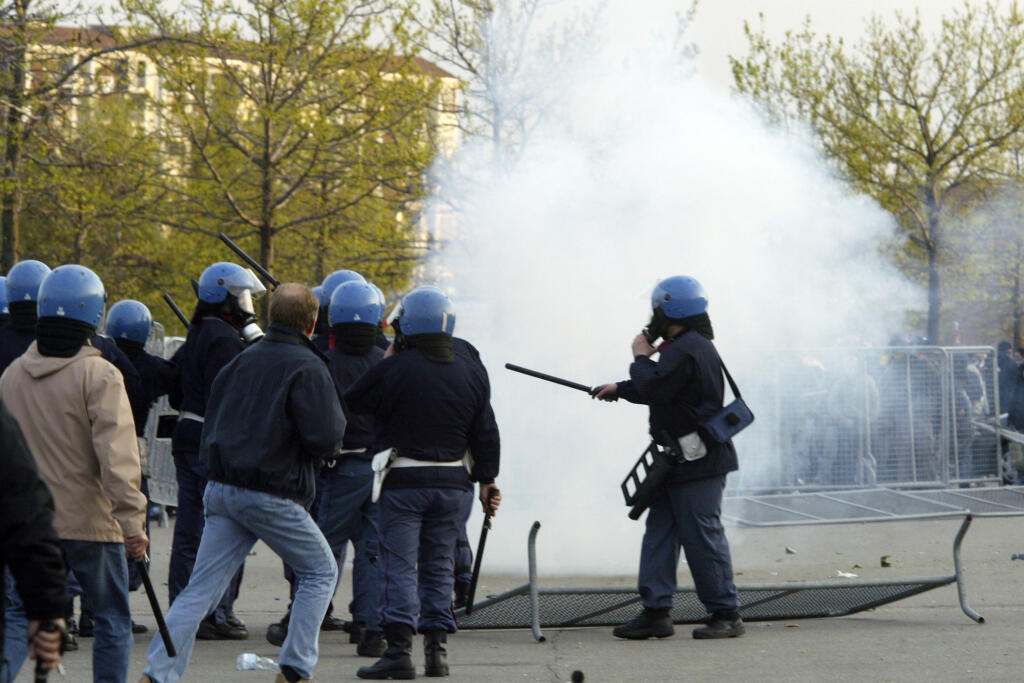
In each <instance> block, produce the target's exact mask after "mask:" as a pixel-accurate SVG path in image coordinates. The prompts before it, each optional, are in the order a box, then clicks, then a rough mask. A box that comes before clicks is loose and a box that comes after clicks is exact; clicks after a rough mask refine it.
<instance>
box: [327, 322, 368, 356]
mask: <svg viewBox="0 0 1024 683" xmlns="http://www.w3.org/2000/svg"><path fill="white" fill-rule="evenodd" d="M331 334H332V335H334V345H335V347H337V348H339V349H341V352H342V353H346V354H348V355H350V356H362V355H364V354H367V353H369V352H370V351H371V350H372V349H373V348H374V346H375V343H374V342H376V340H377V326H376V325H373V324H371V323H338V324H337V325H333V326H332V327H331Z"/></svg>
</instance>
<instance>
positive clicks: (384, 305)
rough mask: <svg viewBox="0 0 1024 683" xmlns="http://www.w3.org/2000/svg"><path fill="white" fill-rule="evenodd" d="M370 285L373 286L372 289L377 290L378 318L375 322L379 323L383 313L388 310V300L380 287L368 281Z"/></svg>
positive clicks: (382, 319)
mask: <svg viewBox="0 0 1024 683" xmlns="http://www.w3.org/2000/svg"><path fill="white" fill-rule="evenodd" d="M370 286H371V287H373V291H375V292H377V301H378V302H379V303H380V319H379V320H378V321H377V324H378V325H379V324H380V323H382V322H383V321H384V314H385V313H386V312H387V310H388V300H387V297H385V296H384V292H383V291H381V288H380V287H378V286H377V285H375V284H373V283H372V282H371V283H370Z"/></svg>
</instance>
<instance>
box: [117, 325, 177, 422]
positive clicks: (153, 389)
mask: <svg viewBox="0 0 1024 683" xmlns="http://www.w3.org/2000/svg"><path fill="white" fill-rule="evenodd" d="M118 347H119V348H120V349H121V350H122V351H124V354H125V355H126V356H128V360H130V361H131V362H132V365H133V366H135V370H136V371H137V372H138V373H139V378H140V380H141V384H140V389H141V393H140V397H139V401H138V402H139V408H138V412H136V405H135V403H136V402H135V401H132V400H131V394H129V395H128V399H129V402H130V403H131V404H132V413H133V415H134V416H135V434H136V435H137V436H143V435H144V434H145V431H146V420H147V419H148V418H149V411H150V409H151V408H152V407H153V404H154V403H156V401H157V399H159V398H160V397H161V396H163V395H164V394H167V393H170V392H171V391H172V390H173V389H174V385H175V382H177V380H178V370H177V368H176V367H175V366H174V363H172V362H171V361H169V360H166V359H164V358H160V357H159V356H154V355H152V354H149V353H147V352H146V350H145V349H144V348H143V347H142V345H140V344H136V345H132V344H131V343H124V344H121V343H119V344H118Z"/></svg>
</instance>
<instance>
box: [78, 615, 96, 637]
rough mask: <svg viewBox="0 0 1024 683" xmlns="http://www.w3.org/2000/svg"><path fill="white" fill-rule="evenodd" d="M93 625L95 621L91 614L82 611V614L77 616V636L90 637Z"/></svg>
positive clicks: (93, 628)
mask: <svg viewBox="0 0 1024 683" xmlns="http://www.w3.org/2000/svg"><path fill="white" fill-rule="evenodd" d="M95 626H96V622H95V621H94V620H93V618H92V615H91V614H89V613H88V612H85V611H83V612H82V616H80V617H79V618H78V637H79V638H92V634H93V631H94V630H95Z"/></svg>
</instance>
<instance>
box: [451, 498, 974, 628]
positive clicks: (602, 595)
mask: <svg viewBox="0 0 1024 683" xmlns="http://www.w3.org/2000/svg"><path fill="white" fill-rule="evenodd" d="M970 525H971V515H970V514H967V515H965V516H964V521H963V523H962V524H961V525H960V528H959V530H958V531H957V534H956V537H955V538H954V540H953V569H954V570H953V573H952V574H948V575H942V576H927V577H912V578H904V579H895V580H889V579H848V580H847V579H844V580H839V581H803V582H801V581H792V582H787V583H784V584H756V585H748V586H737V587H736V588H737V591H738V592H739V600H740V614H741V615H742V617H743V619H744V620H745V621H777V620H782V619H787V620H789V619H817V618H823V617H839V616H846V615H849V614H856V613H857V612H863V611H864V610H868V609H872V608H875V607H879V606H881V605H886V604H889V603H891V602H895V601H897V600H902V599H904V598H908V597H911V596H913V595H918V594H920V593H924V592H926V591H930V590H933V589H935V588H940V587H942V586H948V585H949V584H952V583H955V584H956V588H957V598H958V600H959V603H960V609H962V610H963V612H964V614H966V615H967V616H968V617H970V618H971V619H973V620H974V621H975V622H977V623H979V624H981V623H984V622H985V619H984V618H983V617H982V616H981V615H980V614H978V613H977V612H975V611H974V610H973V609H972V608H971V607H970V605H968V604H967V595H966V592H965V589H964V580H963V568H962V566H961V562H960V545H961V543H962V541H963V538H964V535H965V534H966V533H967V529H968V528H969V527H970ZM539 529H540V523H539V522H534V523H533V527H532V528H531V529H530V535H529V539H528V553H529V565H530V578H529V583H527V584H526V585H523V586H519V587H517V588H513V589H511V590H509V591H506V592H504V593H502V594H501V595H496V596H492V597H488V598H487V599H485V600H481V601H480V602H477V603H475V604H474V605H473V610H472V614H471V615H470V616H466V613H465V609H464V608H462V609H458V610H456V611H455V617H456V619H457V621H458V624H459V628H461V629H489V628H529V629H531V630H532V632H533V636H534V638H535V639H536V640H537V641H538V642H543V641H544V635H543V632H542V630H541V629H542V628H572V627H581V626H613V625H617V624H622V623H625V622H627V621H629V620H630V619H632V618H633V617H634V616H636V614H637V612H638V611H639V610H640V608H641V604H640V595H639V594H638V593H637V592H636V591H635V590H630V589H626V588H541V587H540V586H539V585H538V580H537V566H536V539H537V532H538V530H539ZM671 614H672V620H673V622H675V623H677V624H696V623H700V622H703V621H704V620H705V619H706V618H707V611H706V610H705V608H704V605H703V604H702V603H701V602H700V600H699V599H698V598H697V594H696V590H695V589H694V588H682V589H679V590H677V591H676V594H675V596H674V598H673V604H672V612H671Z"/></svg>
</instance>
